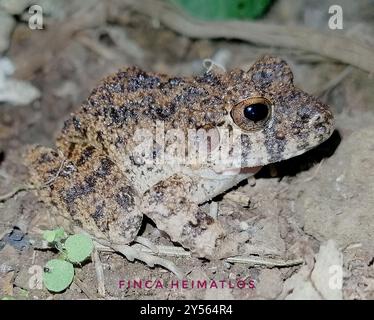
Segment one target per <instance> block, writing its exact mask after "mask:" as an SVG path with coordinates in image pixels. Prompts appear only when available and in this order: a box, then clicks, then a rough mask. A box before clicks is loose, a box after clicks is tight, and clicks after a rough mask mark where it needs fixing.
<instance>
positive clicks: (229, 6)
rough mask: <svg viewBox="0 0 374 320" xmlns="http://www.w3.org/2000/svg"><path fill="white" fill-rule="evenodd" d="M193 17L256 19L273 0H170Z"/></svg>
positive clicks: (206, 18)
mask: <svg viewBox="0 0 374 320" xmlns="http://www.w3.org/2000/svg"><path fill="white" fill-rule="evenodd" d="M170 1H171V2H172V3H175V4H177V5H179V6H181V7H182V8H183V9H184V10H185V11H187V12H188V13H189V14H191V15H192V16H194V17H197V18H200V19H204V20H229V19H256V18H259V17H261V16H262V15H263V14H264V13H265V12H266V10H267V9H268V8H269V6H270V5H271V3H272V1H273V0H204V1H201V0H170Z"/></svg>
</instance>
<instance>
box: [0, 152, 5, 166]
mask: <svg viewBox="0 0 374 320" xmlns="http://www.w3.org/2000/svg"><path fill="white" fill-rule="evenodd" d="M4 160H5V152H4V151H0V165H1V164H2V163H3V161H4Z"/></svg>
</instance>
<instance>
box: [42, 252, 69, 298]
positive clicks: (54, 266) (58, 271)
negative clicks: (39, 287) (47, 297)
mask: <svg viewBox="0 0 374 320" xmlns="http://www.w3.org/2000/svg"><path fill="white" fill-rule="evenodd" d="M73 278H74V267H73V265H72V264H71V263H70V262H68V261H64V260H57V259H52V260H49V261H48V262H47V264H46V266H45V268H44V273H43V282H44V285H45V286H46V288H47V289H48V290H49V291H52V292H61V291H63V290H65V289H66V288H67V287H68V286H69V285H70V284H71V282H72V281H73Z"/></svg>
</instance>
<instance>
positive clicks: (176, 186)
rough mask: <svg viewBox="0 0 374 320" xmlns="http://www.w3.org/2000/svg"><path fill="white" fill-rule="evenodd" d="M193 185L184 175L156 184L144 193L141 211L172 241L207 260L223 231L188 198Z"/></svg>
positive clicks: (216, 222)
mask: <svg viewBox="0 0 374 320" xmlns="http://www.w3.org/2000/svg"><path fill="white" fill-rule="evenodd" d="M193 186H194V184H193V181H192V179H191V178H190V177H188V176H184V175H175V176H172V177H170V178H169V179H166V180H164V181H161V182H159V183H158V184H156V185H155V186H153V187H152V188H151V189H150V190H148V191H147V192H146V193H145V194H144V197H143V200H142V205H141V206H142V212H143V213H144V214H145V215H146V216H148V217H149V218H150V219H152V220H153V221H154V222H155V223H156V225H157V228H158V229H160V230H162V231H165V232H166V233H167V234H168V235H169V236H170V238H171V240H172V241H175V242H179V243H181V244H182V245H183V246H184V247H185V248H188V249H190V250H191V251H192V252H193V253H195V254H196V255H198V256H200V257H206V258H211V257H213V256H214V252H215V249H216V245H217V241H218V240H219V239H220V238H222V237H223V236H224V229H223V228H222V226H221V225H220V223H219V222H218V221H216V220H214V219H213V218H212V217H210V216H209V215H208V214H206V213H205V212H204V211H203V210H202V209H201V208H200V207H199V206H198V204H197V203H195V202H194V201H193V200H192V199H191V198H192V197H191V195H192V194H193V188H194V187H193Z"/></svg>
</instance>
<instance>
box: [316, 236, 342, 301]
mask: <svg viewBox="0 0 374 320" xmlns="http://www.w3.org/2000/svg"><path fill="white" fill-rule="evenodd" d="M311 280H312V281H313V283H314V285H315V287H316V288H317V289H318V291H319V292H320V293H321V294H322V296H323V297H324V298H325V299H329V300H342V299H343V292H342V287H341V286H342V282H343V255H342V253H341V252H340V251H339V250H338V248H337V247H336V243H335V242H334V241H333V240H329V241H327V243H326V244H324V245H321V248H320V249H319V253H318V254H317V256H316V263H315V265H314V269H313V272H312V276H311ZM334 280H335V281H334Z"/></svg>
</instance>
